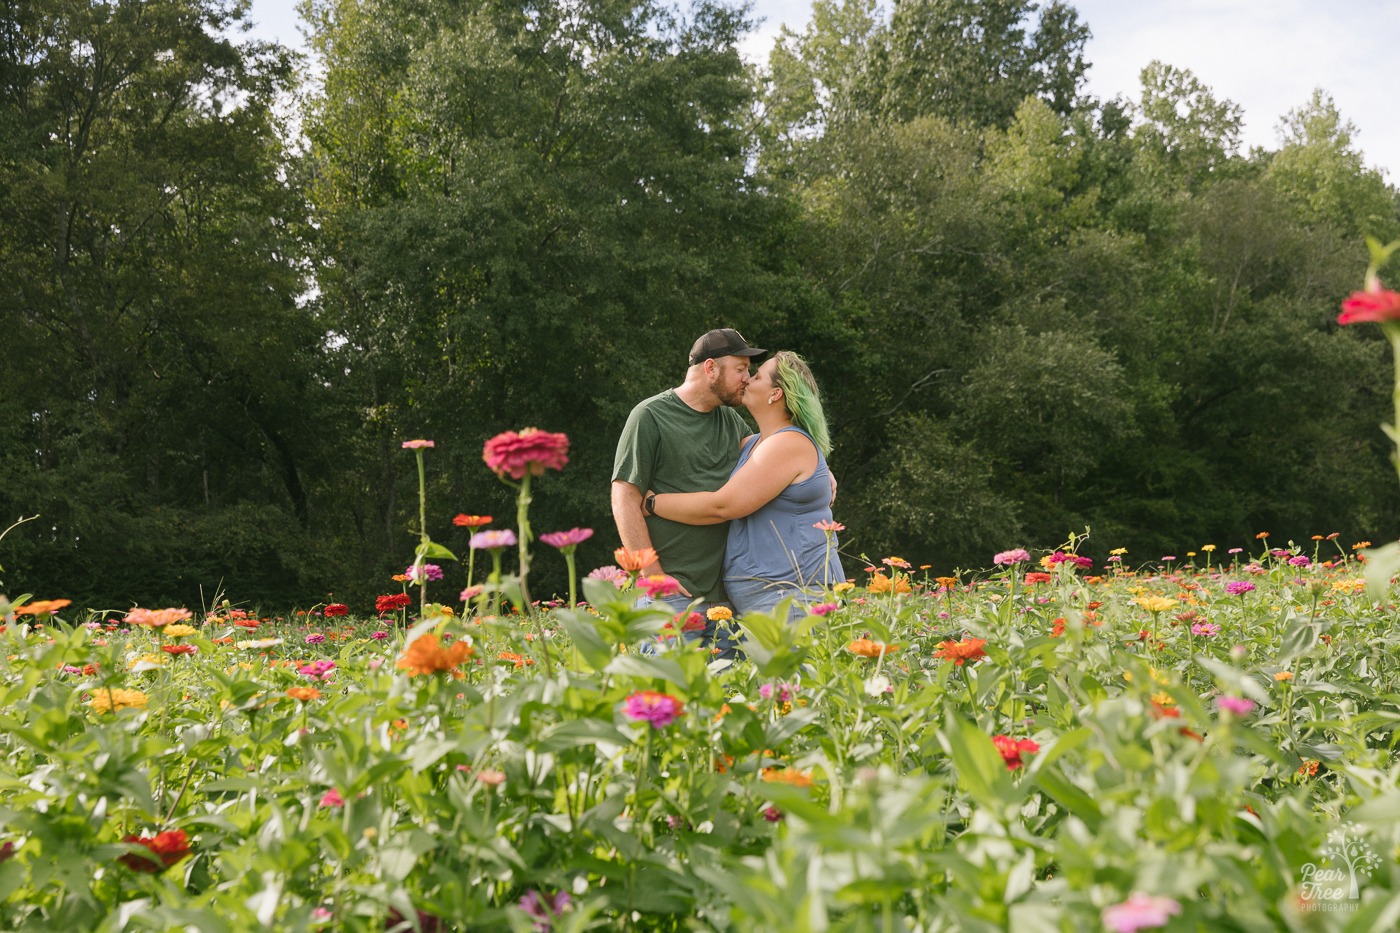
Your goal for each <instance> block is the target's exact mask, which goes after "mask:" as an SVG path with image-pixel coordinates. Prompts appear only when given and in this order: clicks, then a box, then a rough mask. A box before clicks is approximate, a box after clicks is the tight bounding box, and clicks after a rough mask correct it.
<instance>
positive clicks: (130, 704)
mask: <svg viewBox="0 0 1400 933" xmlns="http://www.w3.org/2000/svg"><path fill="white" fill-rule="evenodd" d="M148 701H149V698H148V697H147V696H146V694H144V693H142V692H141V691H140V690H124V689H122V688H121V687H103V688H102V689H100V690H98V691H97V692H96V693H94V694H93V695H92V699H91V700H89V701H88V706H90V707H92V708H93V709H94V710H96V711H97V712H99V713H107V712H111V711H112V710H118V709H145V708H146V703H147V702H148Z"/></svg>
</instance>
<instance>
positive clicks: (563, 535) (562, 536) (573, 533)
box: [540, 528, 593, 551]
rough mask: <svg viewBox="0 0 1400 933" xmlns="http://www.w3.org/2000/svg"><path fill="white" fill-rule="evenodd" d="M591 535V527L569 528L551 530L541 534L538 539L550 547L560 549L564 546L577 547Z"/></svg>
mask: <svg viewBox="0 0 1400 933" xmlns="http://www.w3.org/2000/svg"><path fill="white" fill-rule="evenodd" d="M591 537H593V529H592V528H570V529H569V530H568V531H551V532H549V533H547V534H542V535H540V540H541V541H543V542H544V543H545V544H548V545H549V546H550V547H554V548H558V549H559V550H561V551H562V550H564V548H566V547H577V546H578V545H580V544H582V543H583V542H585V541H587V540H588V539H589V538H591Z"/></svg>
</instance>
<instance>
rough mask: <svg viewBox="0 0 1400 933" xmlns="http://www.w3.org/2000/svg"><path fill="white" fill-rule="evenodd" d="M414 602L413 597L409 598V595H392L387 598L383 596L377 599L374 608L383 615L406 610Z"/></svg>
mask: <svg viewBox="0 0 1400 933" xmlns="http://www.w3.org/2000/svg"><path fill="white" fill-rule="evenodd" d="M412 602H413V597H412V596H409V595H408V594H407V593H390V594H388V595H387V596H381V597H379V598H378V599H376V600H375V601H374V608H375V610H376V611H377V612H381V613H383V612H398V611H399V610H400V609H404V608H406V607H407V606H408V605H409V604H410V603H412Z"/></svg>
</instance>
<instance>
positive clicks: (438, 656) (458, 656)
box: [398, 635, 473, 679]
mask: <svg viewBox="0 0 1400 933" xmlns="http://www.w3.org/2000/svg"><path fill="white" fill-rule="evenodd" d="M472 654H473V651H472V646H471V645H469V644H468V643H467V642H465V641H458V642H454V643H453V644H452V645H450V646H449V647H446V648H444V647H443V646H442V642H441V641H439V640H438V637H437V636H436V635H423V636H421V637H419V638H417V639H415V640H414V642H413V644H411V645H409V646H408V647H407V648H405V649H404V653H403V656H402V657H400V658H399V660H398V668H399V670H401V671H408V676H410V677H417V676H419V675H420V674H437V673H440V672H444V671H446V672H451V674H452V676H453V677H456V678H458V679H460V678H461V677H462V672H461V671H459V670H457V665H459V664H461V663H462V662H463V661H465V660H466V659H467V658H469V657H471V656H472Z"/></svg>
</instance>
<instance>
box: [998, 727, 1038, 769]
mask: <svg viewBox="0 0 1400 933" xmlns="http://www.w3.org/2000/svg"><path fill="white" fill-rule="evenodd" d="M992 744H993V745H995V746H996V747H997V753H998V754H999V755H1001V760H1002V761H1004V762H1006V770H1008V771H1015V770H1016V769H1017V768H1019V767H1021V765H1022V764H1024V762H1022V761H1021V756H1022V755H1023V754H1029V753H1031V752H1038V751H1040V745H1039V744H1037V743H1036V742H1032V741H1031V740H1030V739H1013V738H1012V737H1011V736H1009V735H994V736H992Z"/></svg>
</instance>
